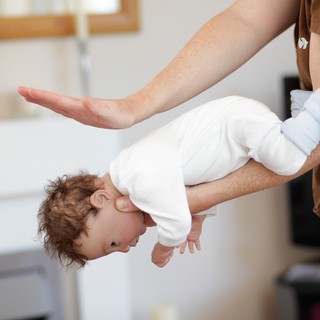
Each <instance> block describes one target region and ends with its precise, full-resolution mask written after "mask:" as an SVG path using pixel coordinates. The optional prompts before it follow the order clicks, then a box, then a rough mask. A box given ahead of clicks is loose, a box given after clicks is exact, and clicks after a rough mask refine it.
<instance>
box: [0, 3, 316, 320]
mask: <svg viewBox="0 0 320 320" xmlns="http://www.w3.org/2000/svg"><path fill="white" fill-rule="evenodd" d="M128 1H129V2H130V1H131V0H128ZM11 2H12V3H13V2H14V1H11ZM16 2H18V1H17V0H16ZM52 2H54V1H52ZM101 2H107V0H104V1H102V0H101ZM137 3H138V18H139V27H138V28H137V29H136V30H131V31H122V32H108V33H99V34H91V35H90V36H89V38H88V39H86V50H87V51H86V54H88V55H89V57H90V60H91V66H90V69H89V73H88V76H89V79H90V94H91V95H92V96H94V97H99V98H109V99H113V98H120V97H125V96H127V95H129V94H131V93H133V92H135V91H137V90H139V89H140V88H141V87H142V86H144V85H145V84H146V83H147V82H148V81H149V80H150V79H151V78H153V77H154V76H155V75H156V74H157V73H158V72H159V71H160V70H161V69H162V68H163V67H164V66H166V64H168V63H169V62H170V60H171V59H172V58H173V57H174V56H175V55H176V53H177V52H178V51H179V50H180V49H181V48H182V47H183V46H184V45H185V43H186V42H187V41H188V40H189V39H190V38H191V36H192V35H193V34H194V33H195V32H196V31H197V30H198V29H199V28H200V27H201V26H202V25H203V24H204V23H205V22H206V21H207V20H209V19H210V18H211V17H213V16H214V15H216V14H218V13H219V12H221V11H222V10H224V9H225V8H227V7H228V6H229V5H231V4H232V3H233V1H232V0H226V1H212V0H201V1H194V0H162V1H156V0H139V1H138V2H137ZM0 8H1V7H0ZM3 8H4V6H3V7H2V9H3ZM119 8H120V9H121V5H120V7H119ZM119 8H118V9H116V10H120V9H119ZM6 10H7V9H6ZM2 12H4V9H3V11H2ZM10 14H11V13H10ZM31 14H32V13H31ZM78 44H79V39H78V38H77V37H75V36H74V35H67V36H60V37H59V36H58V37H45V36H42V37H40V38H21V39H3V40H1V41H0V70H1V77H2V81H1V82H0V110H1V111H0V116H1V121H0V150H1V157H0V185H1V186H0V200H1V201H0V221H1V223H0V295H1V292H2V294H3V292H4V291H6V293H8V292H9V293H10V291H12V296H11V297H7V296H6V298H4V296H3V297H2V301H4V299H8V300H6V301H8V302H7V304H8V303H9V304H10V303H11V304H14V307H12V309H14V310H15V312H18V311H19V309H21V310H22V309H26V308H27V307H26V306H23V303H21V304H20V303H17V295H16V293H14V292H15V291H14V290H15V288H16V287H15V286H18V285H19V284H18V283H19V282H17V281H16V280H14V275H13V274H12V273H10V272H9V271H10V270H11V271H12V270H16V271H15V274H16V275H18V277H20V278H21V279H22V280H23V281H24V282H25V284H26V292H27V295H30V296H32V294H34V296H35V300H37V301H39V298H36V297H38V296H37V295H36V293H35V292H36V291H37V292H38V293H39V296H42V297H44V296H46V294H41V292H47V291H48V293H47V295H48V300H47V301H45V302H43V305H42V307H39V308H40V309H41V308H42V309H41V310H43V312H42V313H43V314H47V318H48V319H68V320H69V319H70V320H77V319H83V320H86V319H88V320H90V319H95V320H97V319H113V320H117V319H119V320H147V319H152V318H151V310H152V309H153V308H155V307H156V306H158V305H160V304H162V303H170V304H171V305H173V306H174V308H175V309H176V310H178V313H179V318H177V319H184V320H193V319H198V320H212V319H215V320H219V319H222V320H224V319H228V320H233V319H246V320H271V319H275V318H276V278H277V277H278V276H279V275H280V274H281V273H283V272H284V271H285V270H286V269H287V268H288V267H290V266H292V265H293V264H295V263H298V262H303V261H306V260H309V259H312V258H315V257H317V256H318V255H319V251H318V250H316V249H311V248H306V247H300V246H297V245H294V244H293V243H292V242H291V239H290V230H289V229H290V226H289V206H288V191H287V188H286V186H279V187H275V188H272V189H269V190H265V191H262V192H258V193H255V194H252V195H249V196H245V197H242V198H239V199H236V200H233V201H229V202H227V203H223V204H221V205H220V206H219V213H218V215H217V216H216V217H213V218H210V219H207V220H206V221H205V225H204V229H203V233H202V237H201V244H202V250H201V251H200V252H196V253H194V254H193V255H191V254H189V253H185V254H184V255H180V254H179V253H178V252H176V253H175V255H174V257H173V259H172V260H171V262H170V264H169V265H168V266H166V267H165V268H164V269H159V268H157V267H156V266H154V265H153V264H152V263H151V260H150V257H151V251H152V248H153V245H154V243H155V242H156V241H157V233H156V230H155V229H151V230H150V231H149V232H147V233H146V234H145V235H144V236H143V238H141V241H140V242H139V246H138V247H136V248H134V249H133V250H131V251H130V253H129V254H127V255H124V254H115V255H113V256H112V257H111V256H110V257H106V258H103V259H100V260H98V261H93V262H91V263H90V264H89V266H88V267H86V268H85V269H84V270H80V271H79V270H76V269H69V270H68V271H66V270H62V269H61V268H60V267H56V265H54V266H49V265H50V262H48V261H47V260H46V258H45V257H44V256H43V255H42V254H41V253H38V252H41V245H40V243H39V241H38V240H37V238H36V233H37V222H36V215H37V210H38V207H39V204H40V203H41V201H42V199H43V196H44V193H43V186H44V185H45V184H46V181H47V179H54V178H55V177H56V176H57V175H60V174H63V173H73V172H76V171H77V170H78V169H81V168H87V169H88V170H89V171H90V172H93V173H97V174H104V172H105V170H106V168H107V167H108V163H109V161H110V160H112V159H113V158H114V157H115V156H116V155H117V153H118V152H119V151H120V150H121V149H122V148H124V147H126V146H129V145H130V144H132V143H133V142H135V141H136V140H138V139H139V138H141V137H142V136H144V135H146V134H147V133H149V132H150V131H152V130H153V129H155V128H157V127H159V126H161V125H163V124H165V123H167V122H168V121H169V120H171V119H173V118H175V117H177V116H178V115H179V114H181V113H183V112H185V111H187V110H190V109H192V108H194V107H195V106H198V105H200V104H202V103H204V102H207V101H208V100H211V99H216V98H219V97H223V96H226V95H235V94H236V95H243V96H246V97H250V98H254V99H257V100H260V101H262V102H264V103H265V104H267V105H268V106H269V107H270V108H271V109H272V111H274V112H275V113H276V114H277V115H278V116H279V117H280V118H283V116H284V113H285V110H284V97H283V77H285V76H291V75H296V74H297V69H296V63H295V46H294V40H293V28H291V29H289V30H288V31H286V32H285V33H283V34H282V35H280V36H279V37H278V38H277V39H276V40H274V41H273V42H272V43H271V44H269V45H268V46H267V47H265V48H264V49H263V50H262V51H261V52H259V53H258V54H257V55H256V56H255V57H254V58H253V59H251V61H250V62H248V63H247V64H246V65H245V66H243V67H241V68H240V69H239V70H238V71H236V72H235V73H233V74H232V75H231V76H229V77H228V78H227V79H225V80H223V81H222V82H221V83H219V84H218V85H216V86H215V87H214V88H211V89H209V90H207V91H206V92H204V93H202V94H201V95H199V96H197V97H196V98H194V99H192V100H190V101H188V102H187V103H185V104H184V105H182V106H181V107H178V108H176V109H175V110H172V111H169V112H166V113H163V114H160V115H156V116H154V117H153V118H151V119H149V120H147V121H145V122H143V123H141V124H138V125H136V126H134V127H132V128H129V129H126V130H121V131H109V130H102V129H96V128H89V127H86V126H83V125H80V124H78V123H76V122H74V121H72V120H69V119H63V118H62V117H59V116H57V115H55V114H53V113H52V112H50V111H47V110H43V109H41V108H40V107H35V106H32V105H30V104H26V103H25V102H23V101H22V99H20V97H18V95H17V93H16V89H17V86H19V85H24V86H31V87H36V88H41V89H46V90H50V91H55V92H59V93H62V94H66V95H71V96H76V97H80V96H81V95H82V94H83V93H84V92H83V87H82V86H81V77H82V76H83V75H82V72H83V70H82V71H81V69H80V68H79V46H78ZM235 54H237V53H236V52H235ZM30 257H32V258H30ZM26 261H27V262H26ZM39 266H40V267H39ZM48 266H49V267H48ZM32 268H33V269H32ZM31 269H32V270H31ZM26 270H27V271H26ZM30 270H31V271H30ZM47 270H51V271H47ZM52 270H53V271H52ZM49 273H50V276H48V277H49V278H50V279H51V280H50V281H51V282H50V281H49V282H47V284H44V282H43V279H44V278H46V277H47V275H48V274H49ZM8 274H9V278H10V279H9V280H10V281H9V280H8V277H7V275H8ZM25 275H27V276H25ZM35 279H36V280H35ZM37 283H38V284H37ZM1 286H2V288H1ZM52 286H54V287H55V288H54V290H53V289H52ZM38 287H39V288H38ZM3 288H6V290H4V289H3ZM37 288H38V289H37ZM46 290H47V291H46ZM19 291H20V293H21V292H22V291H23V290H22V289H20V290H19ZM50 297H51V298H52V297H54V298H53V299H51V298H50ZM21 299H22V300H24V301H25V296H23V294H22V293H21ZM50 299H51V300H50ZM0 300H1V296H0ZM52 301H53V302H52ZM30 304H31V303H30ZM30 304H29V306H30ZM20 306H21V307H20ZM40 309H39V310H40ZM58 309H59V310H60V311H57V310H58ZM3 310H4V309H2V308H1V307H0V319H11V318H9V316H8V315H5V314H4V311H3ZM8 312H9V311H8ZM28 312H29V311H28ZM30 312H31V311H30ZM54 312H56V314H55V315H53V314H54ZM1 313H2V314H1ZM30 314H31V313H30ZM19 316H20V315H19ZM27 316H29V314H27V313H26V315H25V318H27ZM37 316H38V317H40V316H41V317H42V315H40V314H38V315H37ZM54 317H55V318H54ZM44 318H45V317H43V319H44ZM154 319H155V318H154ZM170 319H171V318H170Z"/></svg>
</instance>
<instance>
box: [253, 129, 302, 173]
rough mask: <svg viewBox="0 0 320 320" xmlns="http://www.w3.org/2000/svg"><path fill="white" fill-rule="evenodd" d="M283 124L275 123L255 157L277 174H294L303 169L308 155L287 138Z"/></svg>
mask: <svg viewBox="0 0 320 320" xmlns="http://www.w3.org/2000/svg"><path fill="white" fill-rule="evenodd" d="M281 125H282V123H279V124H277V125H275V126H274V127H273V128H272V129H271V130H270V131H269V132H268V133H267V134H266V135H265V136H264V138H263V139H262V141H261V143H260V145H259V148H258V149H257V152H256V153H255V155H254V159H255V160H256V161H258V162H261V163H262V164H263V165H264V166H265V167H267V168H268V169H269V170H271V171H273V172H275V173H277V174H280V175H292V174H294V173H296V172H298V171H299V170H300V169H301V167H302V166H303V164H304V163H305V161H306V159H307V155H306V154H305V153H304V152H303V151H301V150H300V149H299V148H298V147H297V146H296V145H295V144H294V143H292V142H291V141H290V140H289V139H287V138H286V136H285V135H284V134H283V133H282V132H281Z"/></svg>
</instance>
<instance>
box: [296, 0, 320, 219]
mask: <svg viewBox="0 0 320 320" xmlns="http://www.w3.org/2000/svg"><path fill="white" fill-rule="evenodd" d="M311 32H314V33H317V34H320V0H301V5H300V13H299V17H298V21H297V24H296V28H295V41H296V46H297V65H298V70H299V78H300V86H301V89H304V90H312V89H313V88H312V82H311V76H310V68H309V47H310V35H311ZM313 197H314V203H315V207H314V211H315V213H317V214H318V215H319V216H320V166H317V167H316V168H314V170H313Z"/></svg>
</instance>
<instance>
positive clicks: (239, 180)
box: [116, 145, 320, 214]
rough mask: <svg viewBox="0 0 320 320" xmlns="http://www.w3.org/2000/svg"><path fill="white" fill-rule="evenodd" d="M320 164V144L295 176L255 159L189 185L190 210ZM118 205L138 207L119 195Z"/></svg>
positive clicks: (127, 209) (123, 208) (273, 183)
mask: <svg viewBox="0 0 320 320" xmlns="http://www.w3.org/2000/svg"><path fill="white" fill-rule="evenodd" d="M318 164H320V145H318V146H317V147H316V149H314V150H313V151H312V153H311V155H310V156H309V157H308V158H307V161H306V162H305V164H304V165H303V167H302V168H301V169H300V170H299V171H298V172H297V173H295V174H294V175H291V176H281V175H278V174H276V173H274V172H273V171H270V170H269V169H267V168H266V167H264V166H263V165H262V164H261V163H258V162H256V161H254V160H253V159H251V160H250V161H249V162H248V163H247V164H246V165H244V166H243V167H241V168H240V169H238V170H236V171H234V172H232V173H230V174H229V175H227V176H225V177H223V178H222V179H219V180H215V181H212V182H208V183H202V184H199V185H196V186H190V187H187V197H188V204H189V209H190V212H191V213H192V214H195V213H198V212H201V211H204V210H207V209H209V208H211V207H213V206H215V205H217V204H219V203H222V202H225V201H228V200H231V199H235V198H238V197H241V196H244V195H247V194H250V193H254V192H257V191H261V190H264V189H268V188H271V187H274V186H277V185H280V184H283V183H285V182H288V181H290V180H293V179H294V178H297V177H299V176H301V175H302V174H304V173H306V172H307V171H309V170H311V169H312V168H313V167H315V166H316V165H318ZM116 207H117V209H118V210H120V211H124V212H130V211H135V210H138V209H137V208H136V207H135V206H134V205H133V204H132V202H131V201H130V199H129V197H128V196H125V197H121V198H118V199H117V200H116Z"/></svg>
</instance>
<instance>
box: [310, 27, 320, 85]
mask: <svg viewBox="0 0 320 320" xmlns="http://www.w3.org/2000/svg"><path fill="white" fill-rule="evenodd" d="M309 61H310V75H311V81H312V87H313V90H316V89H319V88H320V35H319V34H316V33H313V32H312V33H311V38H310V59H309Z"/></svg>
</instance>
